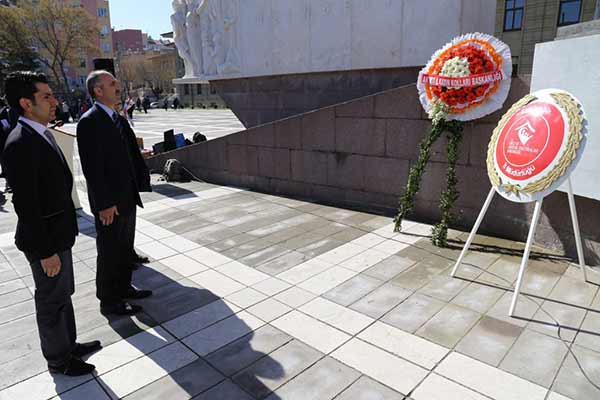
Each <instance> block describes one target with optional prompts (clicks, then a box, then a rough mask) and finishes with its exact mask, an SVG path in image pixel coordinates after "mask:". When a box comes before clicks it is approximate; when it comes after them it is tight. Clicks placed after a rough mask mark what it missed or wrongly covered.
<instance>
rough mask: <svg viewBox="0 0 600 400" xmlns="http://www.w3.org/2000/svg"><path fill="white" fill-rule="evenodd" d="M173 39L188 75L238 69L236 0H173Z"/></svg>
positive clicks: (235, 71) (228, 72)
mask: <svg viewBox="0 0 600 400" xmlns="http://www.w3.org/2000/svg"><path fill="white" fill-rule="evenodd" d="M173 10H174V13H173V15H172V16H171V23H172V24H173V32H174V39H175V44H176V45H177V48H178V49H179V54H180V55H181V58H182V59H183V62H184V65H185V70H186V74H185V76H186V77H190V76H195V77H200V76H214V75H228V74H233V73H239V72H240V71H241V68H240V62H239V56H238V40H237V29H236V23H237V21H238V15H237V14H238V10H237V1H214V0H213V1H211V0H173Z"/></svg>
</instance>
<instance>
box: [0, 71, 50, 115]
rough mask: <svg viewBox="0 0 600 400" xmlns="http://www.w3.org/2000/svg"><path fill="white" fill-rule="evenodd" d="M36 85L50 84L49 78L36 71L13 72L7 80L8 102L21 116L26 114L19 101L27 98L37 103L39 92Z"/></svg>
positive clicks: (5, 88)
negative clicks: (36, 98)
mask: <svg viewBox="0 0 600 400" xmlns="http://www.w3.org/2000/svg"><path fill="white" fill-rule="evenodd" d="M36 83H45V84H48V78H47V77H46V75H44V74H43V73H41V72H34V71H18V72H12V73H11V74H9V75H8V77H7V78H6V81H5V83H4V91H5V93H6V101H7V102H8V105H9V106H10V107H11V108H14V109H15V110H17V112H18V113H19V115H23V114H24V113H25V110H24V109H23V107H21V105H20V104H19V100H21V99H22V98H26V99H29V100H31V101H33V102H34V103H35V97H34V95H35V93H36V92H37V91H38V88H37V87H36Z"/></svg>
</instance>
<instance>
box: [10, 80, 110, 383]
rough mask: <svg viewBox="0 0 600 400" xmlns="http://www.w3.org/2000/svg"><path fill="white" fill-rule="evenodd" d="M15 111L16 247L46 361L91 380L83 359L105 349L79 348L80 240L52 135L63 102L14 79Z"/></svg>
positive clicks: (42, 84) (67, 178) (41, 83)
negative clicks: (27, 274)
mask: <svg viewBox="0 0 600 400" xmlns="http://www.w3.org/2000/svg"><path fill="white" fill-rule="evenodd" d="M6 94H7V98H8V103H9V105H10V107H11V108H14V109H16V110H17V111H18V113H19V115H20V117H19V120H18V123H17V126H16V127H15V128H14V129H13V131H12V132H11V133H10V135H9V137H8V140H7V142H6V147H5V149H4V154H3V159H2V165H3V167H4V168H5V171H6V177H7V180H8V182H9V183H10V185H11V187H12V188H13V199H12V201H13V203H14V205H15V212H16V214H17V217H18V220H17V229H16V234H15V244H16V246H17V248H18V249H19V250H21V251H22V252H23V253H24V254H25V257H26V258H27V260H28V261H29V265H30V267H31V271H32V275H33V281H34V283H35V295H34V299H35V312H36V320H37V325H38V332H39V335H40V345H41V348H42V354H43V356H44V358H45V359H46V361H47V363H48V369H49V370H50V372H55V373H60V374H64V375H70V376H78V375H86V374H89V373H91V372H92V371H93V370H94V369H95V367H94V366H93V365H92V364H88V363H85V362H83V361H81V357H83V356H85V355H87V354H89V353H92V352H94V351H97V350H99V349H100V348H101V347H102V346H101V344H100V342H99V341H97V340H95V341H93V342H88V343H77V342H76V338H77V332H76V325H75V314H74V312H73V303H72V301H71V296H72V295H73V293H74V292H75V281H74V278H73V259H72V255H71V248H72V247H73V245H74V244H75V237H76V236H77V234H78V227H77V216H76V214H75V205H74V204H73V200H72V198H71V190H72V189H73V176H72V175H71V171H70V170H69V167H68V165H67V162H66V160H65V156H64V154H63V153H62V151H61V150H60V148H59V147H58V145H57V143H56V140H55V139H54V136H53V135H52V133H51V132H50V131H49V130H48V129H47V125H48V123H49V122H50V121H52V120H54V119H55V118H56V108H57V105H58V102H57V101H56V98H55V97H54V95H53V94H52V90H51V89H50V86H48V79H47V78H46V76H45V75H44V74H40V73H35V72H16V73H13V74H11V75H9V76H8V78H7V79H6Z"/></svg>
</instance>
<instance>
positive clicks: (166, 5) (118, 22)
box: [109, 0, 172, 39]
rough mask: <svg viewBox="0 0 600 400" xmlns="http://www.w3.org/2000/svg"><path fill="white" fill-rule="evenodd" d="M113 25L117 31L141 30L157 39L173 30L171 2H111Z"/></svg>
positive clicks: (123, 0)
mask: <svg viewBox="0 0 600 400" xmlns="http://www.w3.org/2000/svg"><path fill="white" fill-rule="evenodd" d="M109 4H110V14H111V15H110V18H111V24H112V26H113V27H114V28H115V29H116V30H119V29H141V30H142V31H143V32H146V33H149V34H150V36H152V37H153V38H155V39H158V38H160V34H161V33H165V32H170V31H171V30H172V29H171V13H172V12H171V10H172V8H171V0H110V2H109Z"/></svg>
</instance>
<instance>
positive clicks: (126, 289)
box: [77, 70, 152, 315]
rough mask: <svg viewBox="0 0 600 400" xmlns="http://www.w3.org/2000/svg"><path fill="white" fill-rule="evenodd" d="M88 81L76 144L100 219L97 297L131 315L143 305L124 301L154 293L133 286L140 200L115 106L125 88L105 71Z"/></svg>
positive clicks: (108, 308) (105, 309)
mask: <svg viewBox="0 0 600 400" xmlns="http://www.w3.org/2000/svg"><path fill="white" fill-rule="evenodd" d="M86 85H87V89H88V93H89V94H90V96H91V97H92V98H93V99H94V100H95V103H94V105H93V106H92V108H90V109H89V110H88V111H87V112H86V113H85V114H83V115H82V117H81V118H80V120H79V123H78V124H77V145H78V148H79V156H80V159H81V166H82V168H83V173H84V175H85V179H86V181H87V187H88V197H89V200H90V206H91V209H92V212H93V214H94V217H95V223H96V233H97V238H96V247H97V249H98V259H97V271H96V295H97V297H98V299H100V311H101V312H102V313H103V314H118V315H132V314H135V313H138V312H140V311H141V310H142V307H141V306H139V305H135V304H129V303H127V302H126V301H125V299H141V298H144V297H148V296H151V295H152V292H151V291H149V290H137V289H136V288H134V287H133V286H132V285H131V271H132V266H131V251H130V244H132V243H133V238H134V235H135V218H136V206H140V207H142V200H141V198H140V196H139V193H138V184H137V181H136V180H137V178H136V174H135V169H134V166H133V162H132V159H131V150H130V149H129V144H128V141H127V140H125V139H124V137H125V136H124V135H123V133H122V129H123V128H122V126H121V124H120V123H119V117H118V114H117V113H116V112H115V111H114V109H113V107H114V105H115V104H116V103H117V102H118V101H119V97H120V94H121V90H120V87H119V84H118V82H117V80H116V79H115V78H114V76H113V75H112V74H111V73H110V72H107V71H102V70H100V71H93V72H92V73H90V75H89V76H88V78H87V81H86Z"/></svg>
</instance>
